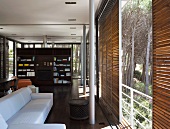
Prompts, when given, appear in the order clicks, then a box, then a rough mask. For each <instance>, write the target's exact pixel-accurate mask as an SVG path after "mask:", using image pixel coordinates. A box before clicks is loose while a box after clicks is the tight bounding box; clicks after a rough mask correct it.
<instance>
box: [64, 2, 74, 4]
mask: <svg viewBox="0 0 170 129" xmlns="http://www.w3.org/2000/svg"><path fill="white" fill-rule="evenodd" d="M65 4H76V2H65Z"/></svg>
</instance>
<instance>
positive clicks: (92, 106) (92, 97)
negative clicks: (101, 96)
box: [89, 0, 95, 124]
mask: <svg viewBox="0 0 170 129" xmlns="http://www.w3.org/2000/svg"><path fill="white" fill-rule="evenodd" d="M89 9H90V11H89V13H90V14H89V18H90V26H89V27H90V28H89V32H90V33H89V36H90V42H89V43H90V85H89V86H90V104H89V106H90V113H89V123H90V124H95V86H94V80H95V59H94V56H95V55H94V54H95V49H94V38H95V37H94V19H95V15H94V0H89Z"/></svg>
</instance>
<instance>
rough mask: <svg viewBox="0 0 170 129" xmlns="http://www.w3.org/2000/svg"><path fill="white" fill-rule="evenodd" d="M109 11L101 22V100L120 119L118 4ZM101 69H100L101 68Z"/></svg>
mask: <svg viewBox="0 0 170 129" xmlns="http://www.w3.org/2000/svg"><path fill="white" fill-rule="evenodd" d="M118 4H119V2H116V4H115V5H114V7H113V8H112V9H111V10H110V11H109V12H107V16H106V17H105V20H103V22H102V24H100V29H99V31H100V32H99V33H100V38H99V41H100V43H99V48H100V52H101V54H100V55H102V58H100V59H102V65H101V67H102V68H101V69H102V73H101V76H102V77H101V78H102V84H101V87H102V88H101V89H102V96H101V100H102V103H103V105H104V106H105V107H106V109H107V110H108V111H110V113H112V114H113V116H116V118H117V120H116V122H118V119H119V37H118V36H119V30H118V29H119V26H118V23H119V19H118V16H119V15H118V6H119V5H118ZM101 69H100V70H101Z"/></svg>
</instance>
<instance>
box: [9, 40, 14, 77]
mask: <svg viewBox="0 0 170 129" xmlns="http://www.w3.org/2000/svg"><path fill="white" fill-rule="evenodd" d="M8 44H9V49H8V53H9V77H11V76H13V75H14V73H13V59H14V58H13V57H14V51H13V42H12V41H9V42H8Z"/></svg>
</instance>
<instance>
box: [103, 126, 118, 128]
mask: <svg viewBox="0 0 170 129" xmlns="http://www.w3.org/2000/svg"><path fill="white" fill-rule="evenodd" d="M101 129H117V128H116V126H112V128H111V127H110V126H107V127H104V128H101Z"/></svg>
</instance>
